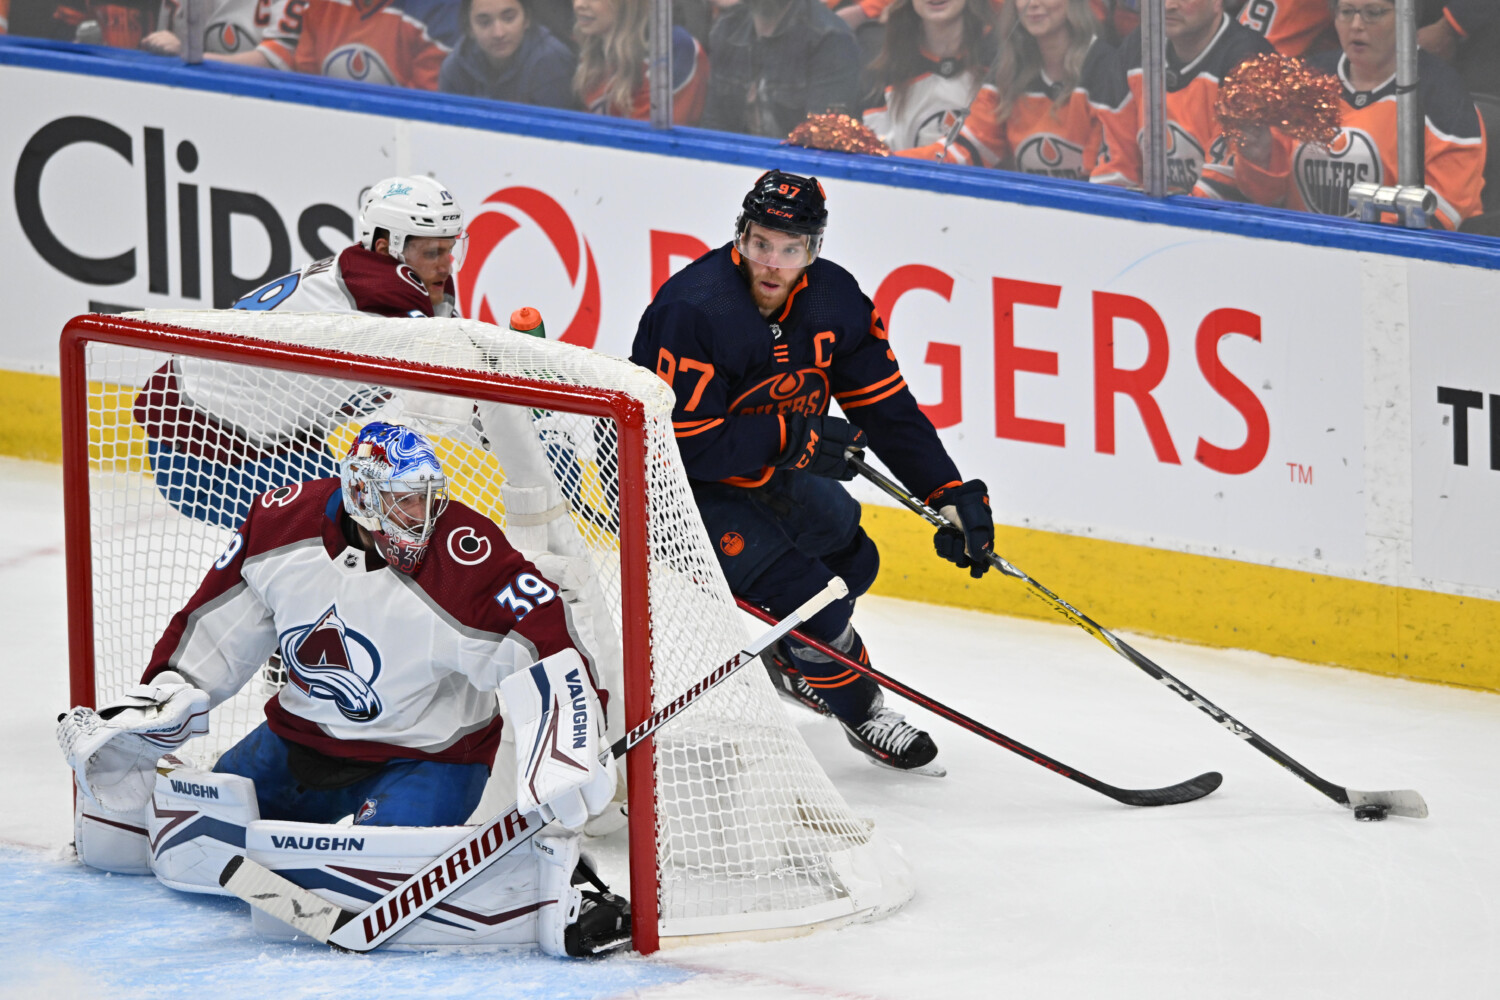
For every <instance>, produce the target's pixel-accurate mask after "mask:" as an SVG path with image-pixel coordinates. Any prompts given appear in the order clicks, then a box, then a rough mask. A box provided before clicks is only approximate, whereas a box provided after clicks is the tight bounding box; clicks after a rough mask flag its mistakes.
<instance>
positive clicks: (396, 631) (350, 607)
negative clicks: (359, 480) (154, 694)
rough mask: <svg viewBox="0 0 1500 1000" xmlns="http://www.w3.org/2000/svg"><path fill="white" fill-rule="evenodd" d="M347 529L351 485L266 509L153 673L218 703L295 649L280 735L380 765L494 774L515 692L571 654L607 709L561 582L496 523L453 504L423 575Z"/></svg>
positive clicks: (297, 491) (176, 619) (221, 565)
mask: <svg viewBox="0 0 1500 1000" xmlns="http://www.w3.org/2000/svg"><path fill="white" fill-rule="evenodd" d="M346 519H347V515H346V514H345V513H344V511H343V494H342V491H341V489H340V484H339V481H338V480H337V479H316V480H313V481H311V482H306V483H298V484H296V485H293V486H283V487H281V488H280V489H277V490H272V491H271V492H269V493H265V494H262V495H261V496H259V497H258V498H256V500H255V501H254V503H253V504H252V505H251V509H250V514H249V516H248V517H247V518H246V519H245V522H244V524H243V525H242V526H241V527H240V530H239V531H237V532H236V533H235V534H234V536H233V537H232V538H231V539H230V542H229V545H228V547H227V548H226V549H225V550H224V552H223V554H222V555H220V556H219V558H218V559H217V561H215V562H214V564H213V566H212V568H210V569H209V571H208V574H207V576H205V577H204V579H203V583H202V585H201V586H200V587H199V588H198V591H197V593H195V594H194V595H193V597H192V599H191V600H189V601H188V603H187V605H186V606H185V607H183V608H182V610H180V611H179V612H178V613H177V614H176V615H174V616H173V618H172V621H171V623H170V624H169V625H168V627H167V630H166V632H165V633H164V634H163V635H162V637H161V639H160V640H159V641H158V642H157V644H156V648H155V649H154V650H153V651H152V655H151V662H150V665H149V666H148V668H147V670H146V673H145V677H146V678H147V679H149V678H151V677H154V676H155V675H156V674H157V673H158V672H160V671H162V670H175V671H177V672H178V673H179V674H181V675H182V676H183V677H185V678H186V679H187V680H188V681H189V682H190V683H192V684H194V685H196V686H197V687H199V688H201V689H203V690H204V691H207V692H208V694H209V698H210V702H211V704H213V705H218V704H219V703H221V702H223V701H225V700H226V699H228V698H230V697H231V696H233V695H234V693H235V692H237V691H238V690H239V689H240V688H241V687H243V686H244V684H245V683H246V682H247V681H248V680H249V679H250V678H251V677H252V676H253V675H254V674H255V672H256V670H257V669H258V668H259V667H260V666H261V665H262V664H264V663H265V661H266V659H267V657H269V656H270V655H271V654H272V653H273V652H279V653H280V655H281V661H282V664H283V666H284V667H285V669H286V672H287V682H286V685H285V686H284V687H283V688H282V689H281V691H280V692H279V693H278V694H277V695H276V696H275V697H274V698H272V699H271V700H270V701H268V702H267V703H266V709H265V711H266V718H267V721H268V723H269V725H270V728H271V730H272V732H274V733H276V734H277V735H278V736H280V737H282V738H283V739H286V740H289V741H291V742H294V743H299V744H302V745H304V746H307V747H311V748H312V749H314V750H316V751H318V752H320V753H323V754H326V755H328V756H331V757H338V758H346V759H357V760H368V761H384V760H390V759H393V758H417V759H425V760H437V761H443V762H448V763H464V764H467V763H483V764H486V765H490V764H492V763H493V761H494V756H495V750H496V747H498V745H499V742H500V729H501V719H500V715H499V703H498V701H497V698H496V695H495V692H496V690H497V689H498V688H499V685H500V681H501V680H502V679H503V678H505V677H507V676H509V675H510V674H511V673H513V672H515V671H517V670H522V669H525V668H527V667H529V666H531V664H533V663H535V662H536V661H537V660H539V659H542V658H544V657H546V656H550V655H552V654H553V653H557V652H560V651H561V650H564V649H577V650H578V651H579V653H580V654H581V655H582V656H583V658H584V662H585V663H586V664H587V665H588V668H589V673H590V678H591V680H592V681H593V683H594V687H595V689H596V690H599V692H600V696H601V698H604V697H607V695H606V694H605V692H604V691H603V690H602V688H600V683H599V678H598V673H597V671H596V669H595V665H594V662H593V660H592V658H591V657H590V655H589V653H588V652H587V651H586V650H584V649H583V648H582V647H581V645H580V644H579V642H578V640H577V633H576V631H575V629H574V626H573V622H572V619H571V617H570V612H569V609H568V606H567V603H566V602H565V601H564V600H562V598H561V595H560V593H559V591H558V588H557V586H556V585H555V584H553V583H552V582H551V581H549V580H547V579H546V578H544V577H543V576H542V575H541V574H540V573H539V572H538V571H537V569H536V567H535V566H534V565H532V564H531V563H530V562H528V561H527V560H526V559H525V558H524V557H523V556H522V555H521V554H520V553H519V552H517V551H516V550H515V549H514V548H513V547H512V546H511V545H510V543H509V542H508V541H506V538H505V535H504V534H503V533H502V532H501V531H500V529H499V528H498V527H497V526H496V525H495V524H494V522H492V521H490V520H489V519H488V518H486V517H484V516H483V515H482V514H480V513H478V512H477V511H475V510H473V509H472V508H470V507H468V506H465V505H464V504H462V503H459V502H458V501H453V502H451V503H449V505H448V508H447V510H445V511H444V512H443V515H442V517H441V518H440V519H439V521H438V525H437V530H436V532H435V533H434V535H433V539H432V543H431V544H430V545H429V546H428V548H427V552H426V556H425V558H424V559H423V561H422V564H421V566H420V567H419V568H418V570H417V572H416V573H415V574H412V575H409V576H408V575H406V574H403V573H400V572H397V571H396V570H395V569H392V568H391V567H389V566H387V565H386V564H385V561H384V560H383V559H381V558H380V557H379V556H377V555H375V554H374V553H367V552H365V551H364V550H362V549H359V548H355V547H352V546H351V545H350V544H349V543H348V542H347V541H346V539H345V534H344V526H343V522H344V521H345V520H346Z"/></svg>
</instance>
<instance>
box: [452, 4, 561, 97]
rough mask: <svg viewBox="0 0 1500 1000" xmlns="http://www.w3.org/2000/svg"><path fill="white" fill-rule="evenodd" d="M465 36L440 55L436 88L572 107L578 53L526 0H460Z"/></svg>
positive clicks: (478, 95)
mask: <svg viewBox="0 0 1500 1000" xmlns="http://www.w3.org/2000/svg"><path fill="white" fill-rule="evenodd" d="M459 17H460V19H461V20H462V22H463V25H464V39H463V41H461V42H459V45H458V48H456V49H454V50H453V51H452V52H450V53H449V54H448V58H447V59H444V60H443V69H442V72H441V73H440V74H439V76H438V89H439V90H442V91H446V92H447V93H450V94H467V95H469V96H470V97H488V98H489V99H491V100H494V101H514V102H516V103H517V104H540V105H544V106H546V107H549V108H573V107H577V106H578V102H577V101H576V100H575V99H574V97H573V71H574V70H576V69H577V68H578V59H577V57H576V56H574V55H573V51H572V50H571V49H569V48H568V47H567V46H566V45H564V44H563V43H562V42H560V41H559V40H558V39H557V36H555V35H553V34H552V32H550V31H548V30H547V29H546V28H545V27H543V26H542V25H540V24H537V23H535V22H534V21H532V19H531V0H462V3H461V4H460V7H459Z"/></svg>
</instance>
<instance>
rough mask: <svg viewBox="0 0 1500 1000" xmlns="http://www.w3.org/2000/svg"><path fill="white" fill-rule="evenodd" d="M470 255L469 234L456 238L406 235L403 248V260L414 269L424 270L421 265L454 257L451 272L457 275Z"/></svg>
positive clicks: (463, 233) (459, 235)
mask: <svg viewBox="0 0 1500 1000" xmlns="http://www.w3.org/2000/svg"><path fill="white" fill-rule="evenodd" d="M468 253H469V234H468V233H467V232H462V233H459V234H458V235H457V236H456V237H455V236H423V235H418V234H415V233H408V234H406V241H405V242H404V243H403V244H402V247H401V259H402V260H404V261H405V262H406V263H407V264H410V265H411V266H413V267H417V268H418V269H419V270H422V268H421V267H420V264H421V263H422V262H426V263H429V264H437V263H439V262H440V261H441V260H442V259H443V258H444V257H450V256H451V257H452V258H453V263H452V265H451V267H450V270H451V272H452V273H453V274H457V273H458V272H459V271H460V270H462V269H463V266H464V258H465V257H466V256H468Z"/></svg>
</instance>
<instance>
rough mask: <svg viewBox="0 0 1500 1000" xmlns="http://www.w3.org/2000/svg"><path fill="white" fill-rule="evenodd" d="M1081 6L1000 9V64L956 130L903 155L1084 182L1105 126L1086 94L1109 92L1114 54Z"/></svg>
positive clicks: (1023, 1) (1070, 2)
mask: <svg viewBox="0 0 1500 1000" xmlns="http://www.w3.org/2000/svg"><path fill="white" fill-rule="evenodd" d="M1095 28H1096V22H1095V21H1094V17H1093V13H1092V11H1091V8H1090V5H1089V2H1088V0H1015V2H1014V3H1009V4H1007V5H1006V6H1005V7H1003V8H1002V9H1001V11H1000V22H999V27H998V30H997V32H996V33H997V34H998V35H999V37H1000V52H999V58H998V59H997V61H996V63H995V72H994V75H993V76H992V77H991V78H990V79H989V80H988V81H986V82H985V84H984V86H983V87H981V88H980V90H979V93H978V95H977V96H976V97H975V98H974V103H973V104H972V105H971V106H970V108H969V113H968V117H967V118H966V119H965V121H964V123H963V128H962V130H961V131H960V132H959V133H958V135H957V137H956V138H955V139H954V140H953V142H952V144H951V145H949V146H948V147H947V148H946V150H945V149H944V148H943V147H942V145H941V144H939V145H935V146H928V147H924V148H922V149H920V150H912V151H911V153H910V154H904V155H914V156H923V157H927V158H936V156H937V154H939V153H943V154H945V157H944V158H946V159H949V160H951V161H952V162H954V163H964V164H974V165H982V166H986V167H1000V168H1003V169H1005V170H1017V171H1021V172H1022V173H1028V174H1041V175H1043V176H1047V177H1066V178H1069V179H1072V180H1088V178H1089V174H1090V173H1091V172H1092V171H1093V169H1094V166H1095V165H1096V164H1097V163H1098V159H1099V147H1100V144H1101V143H1102V141H1103V136H1104V127H1103V125H1102V123H1101V122H1100V120H1099V108H1098V107H1097V106H1096V104H1095V103H1094V101H1095V98H1092V97H1091V96H1090V95H1092V94H1095V93H1098V92H1099V91H1101V90H1103V91H1108V89H1109V86H1110V81H1111V79H1112V76H1111V74H1112V73H1114V72H1115V71H1116V67H1115V65H1114V57H1115V54H1114V52H1113V50H1111V49H1110V47H1109V46H1108V45H1106V44H1105V43H1104V42H1102V41H1100V40H1099V39H1098V37H1097V36H1096V35H1095Z"/></svg>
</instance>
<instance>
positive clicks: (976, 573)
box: [927, 479, 995, 580]
mask: <svg viewBox="0 0 1500 1000" xmlns="http://www.w3.org/2000/svg"><path fill="white" fill-rule="evenodd" d="M927 506H929V507H931V508H933V509H934V510H936V511H937V512H938V513H939V514H941V515H943V516H944V517H946V518H947V519H948V520H949V521H951V522H952V523H953V524H955V525H957V527H955V528H939V529H938V532H937V535H936V536H935V537H934V538H933V539H932V544H933V547H934V548H936V549H937V554H938V555H940V556H942V557H943V558H944V559H946V560H948V561H949V562H951V563H953V564H954V565H956V566H958V567H959V568H960V569H962V568H965V567H967V568H968V570H969V575H970V576H972V577H973V578H974V579H976V580H977V579H979V578H980V577H981V576H984V573H985V570H987V569H989V568H990V563H989V560H988V559H986V558H985V553H987V552H989V551H990V550H991V549H993V548H994V547H995V520H994V518H993V517H992V516H991V515H990V497H989V489H988V488H987V487H986V486H985V485H984V483H983V482H981V481H980V480H978V479H971V480H969V481H968V482H967V483H962V484H960V485H958V486H943V487H940V488H939V489H937V490H936V491H934V492H933V494H932V496H930V497H928V498H927Z"/></svg>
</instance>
